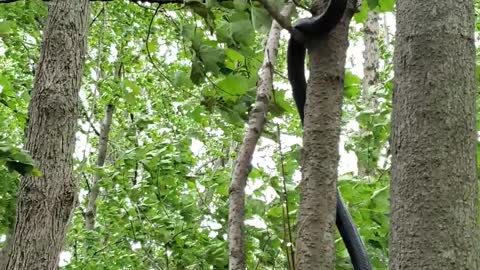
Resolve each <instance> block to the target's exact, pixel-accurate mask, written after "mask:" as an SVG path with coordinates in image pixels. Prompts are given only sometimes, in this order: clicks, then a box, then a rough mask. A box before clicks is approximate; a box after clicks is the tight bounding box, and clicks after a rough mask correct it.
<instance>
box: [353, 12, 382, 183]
mask: <svg viewBox="0 0 480 270" xmlns="http://www.w3.org/2000/svg"><path fill="white" fill-rule="evenodd" d="M378 20H379V16H378V13H377V12H376V11H373V10H370V11H368V18H367V20H366V21H365V25H364V27H363V43H364V44H365V50H364V51H363V81H362V100H363V103H364V104H365V106H367V108H370V109H373V110H375V109H376V107H377V105H378V103H377V102H376V98H375V94H374V92H373V91H374V88H375V85H376V84H377V83H378V64H379V57H380V55H379V48H378V29H379V24H378ZM360 132H361V133H362V132H366V130H360ZM368 151H370V150H368ZM374 167H375V164H372V158H371V157H370V156H367V157H366V159H360V158H359V159H358V162H357V168H358V176H360V177H362V176H367V175H370V174H372V173H373V171H372V169H373V168H374Z"/></svg>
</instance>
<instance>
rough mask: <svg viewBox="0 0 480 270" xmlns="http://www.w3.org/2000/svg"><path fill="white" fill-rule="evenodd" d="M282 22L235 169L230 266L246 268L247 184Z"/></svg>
mask: <svg viewBox="0 0 480 270" xmlns="http://www.w3.org/2000/svg"><path fill="white" fill-rule="evenodd" d="M292 9H293V5H292V2H291V1H289V2H288V4H287V6H286V7H285V8H284V9H283V11H282V14H283V15H289V14H290V13H291V11H292ZM281 30H282V28H281V26H280V25H279V24H278V23H277V22H276V21H273V22H272V27H271V29H270V33H269V35H268V40H267V44H266V49H265V56H264V60H263V64H262V67H261V69H260V78H259V81H258V83H257V98H256V102H255V106H254V108H253V109H252V113H251V115H250V119H249V123H248V131H247V134H245V137H244V140H243V143H242V145H241V147H240V150H239V153H238V158H237V161H236V164H235V168H234V171H233V177H232V182H231V184H230V190H229V193H230V194H229V200H230V201H229V209H228V210H229V212H228V249H229V268H228V269H230V270H244V269H246V265H247V261H246V256H245V225H244V221H245V186H246V184H247V178H248V174H249V173H250V166H251V160H252V156H253V153H254V151H255V146H256V144H257V142H258V139H259V138H260V135H261V134H262V130H263V127H264V125H265V117H266V114H267V108H268V105H269V103H270V99H271V96H272V89H273V67H274V66H275V63H276V60H277V53H278V46H279V41H280V31H281Z"/></svg>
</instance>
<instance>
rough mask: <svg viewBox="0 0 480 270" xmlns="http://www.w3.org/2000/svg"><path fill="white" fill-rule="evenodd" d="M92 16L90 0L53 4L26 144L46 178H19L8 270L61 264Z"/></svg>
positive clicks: (43, 269)
mask: <svg viewBox="0 0 480 270" xmlns="http://www.w3.org/2000/svg"><path fill="white" fill-rule="evenodd" d="M88 15H89V3H88V1H87V0H63V1H51V2H49V9H48V22H47V26H46V29H45V33H44V35H45V37H44V41H43V44H42V49H41V56H40V62H39V66H38V72H37V74H36V76H35V83H34V88H33V92H32V100H31V102H30V107H29V120H30V121H29V125H28V132H27V134H28V135H27V142H26V149H27V150H28V151H29V152H30V154H31V155H32V157H33V159H34V160H35V161H36V162H37V165H38V166H39V168H40V169H41V171H42V173H43V176H42V177H36V178H35V177H22V179H21V181H20V189H19V195H18V200H17V213H16V223H15V228H14V231H13V235H12V238H11V241H10V244H11V248H10V249H8V250H7V252H8V253H7V254H6V266H5V268H6V269H18V270H26V269H28V270H34V269H41V270H46V269H57V268H58V258H59V254H60V252H61V250H62V247H63V244H64V238H65V233H66V229H67V225H68V223H69V220H70V217H71V214H72V210H73V209H74V207H75V202H76V200H75V198H76V181H75V179H74V175H73V167H72V165H73V158H72V154H73V151H74V147H75V131H76V122H77V100H78V91H79V89H80V85H81V79H82V75H83V66H84V57H85V50H86V34H87V27H88V20H87V19H88Z"/></svg>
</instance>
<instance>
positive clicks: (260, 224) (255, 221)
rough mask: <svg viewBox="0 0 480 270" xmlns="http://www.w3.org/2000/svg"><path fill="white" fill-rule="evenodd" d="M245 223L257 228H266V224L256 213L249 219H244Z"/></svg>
mask: <svg viewBox="0 0 480 270" xmlns="http://www.w3.org/2000/svg"><path fill="white" fill-rule="evenodd" d="M245 225H247V226H252V227H254V228H257V229H266V228H267V224H266V223H265V221H264V220H263V219H262V218H260V217H259V216H257V215H254V216H253V217H252V218H251V219H247V220H245Z"/></svg>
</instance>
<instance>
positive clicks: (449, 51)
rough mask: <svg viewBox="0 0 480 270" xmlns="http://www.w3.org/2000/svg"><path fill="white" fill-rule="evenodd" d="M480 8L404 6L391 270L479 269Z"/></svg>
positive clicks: (426, 2) (444, 3)
mask: <svg viewBox="0 0 480 270" xmlns="http://www.w3.org/2000/svg"><path fill="white" fill-rule="evenodd" d="M474 26H475V17H474V5H473V1H471V0H466V1H456V0H441V1H440V0H423V1H414V0H404V1H398V2H397V27H396V28H397V34H396V47H395V55H394V64H395V84H394V98H393V114H392V141H391V143H392V145H391V147H392V180H391V214H392V217H391V238H390V254H391V257H390V269H392V270H396V269H402V270H408V269H412V270H413V269H415V270H416V269H452V270H453V269H472V270H473V269H479V264H478V260H479V254H478V252H477V251H478V249H477V245H478V238H477V229H478V226H477V217H478V205H477V199H478V197H477V175H476V137H477V135H476V131H475V90H476V85H475V45H474Z"/></svg>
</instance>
